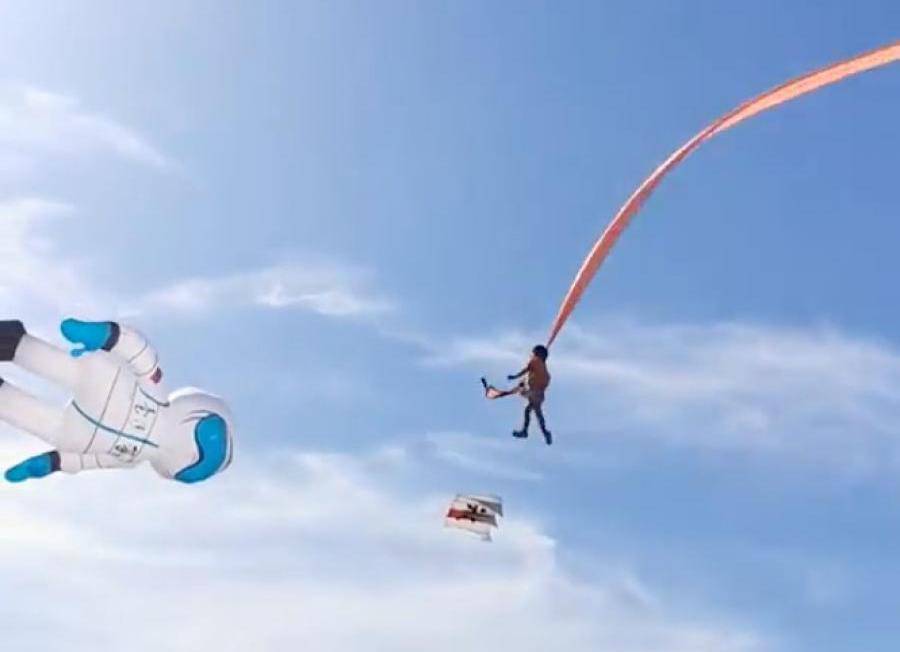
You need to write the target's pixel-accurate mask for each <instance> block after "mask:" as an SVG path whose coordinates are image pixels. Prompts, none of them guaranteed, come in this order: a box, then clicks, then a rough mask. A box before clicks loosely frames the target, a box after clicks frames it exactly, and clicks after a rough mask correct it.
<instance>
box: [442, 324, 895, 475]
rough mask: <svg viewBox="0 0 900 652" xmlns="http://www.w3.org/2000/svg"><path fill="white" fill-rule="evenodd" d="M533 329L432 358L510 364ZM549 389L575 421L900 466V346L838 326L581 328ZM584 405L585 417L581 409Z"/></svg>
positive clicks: (585, 426)
mask: <svg viewBox="0 0 900 652" xmlns="http://www.w3.org/2000/svg"><path fill="white" fill-rule="evenodd" d="M532 344H533V342H532V339H531V338H527V337H525V336H523V335H521V334H510V335H506V336H502V337H498V338H496V339H493V340H479V339H476V340H459V341H456V342H453V343H451V344H450V345H449V346H446V347H443V350H442V351H441V352H440V353H439V354H437V355H434V356H433V357H431V358H430V359H429V361H430V362H431V363H433V364H472V365H473V366H474V365H475V364H476V363H477V365H478V366H479V367H483V366H489V367H491V366H492V367H495V368H496V369H497V370H498V371H504V370H508V369H510V368H512V367H514V366H516V365H517V364H519V363H520V362H521V359H522V357H523V355H524V354H525V353H527V351H528V350H529V348H530V346H531V345H532ZM550 366H551V371H552V372H553V373H554V385H553V387H552V388H551V390H550V392H549V394H548V401H549V410H550V411H551V413H553V414H554V415H555V416H554V419H555V420H560V419H562V420H566V416H567V415H569V416H571V417H572V418H571V419H569V423H566V424H564V426H568V427H567V428H564V429H567V430H571V429H572V428H574V429H577V430H581V431H584V430H603V431H605V432H619V431H627V432H629V433H634V436H637V437H641V436H653V437H658V438H663V439H666V440H667V441H671V442H674V443H678V444H684V445H689V446H699V447H704V448H710V449H738V450H745V451H758V452H764V453H770V454H774V455H779V456H783V457H785V458H791V459H796V460H805V461H809V462H815V463H825V464H829V465H833V466H836V467H841V468H844V469H846V470H848V471H850V472H854V473H856V472H871V471H874V470H877V469H896V468H897V467H898V466H900V352H898V351H896V350H895V349H894V348H893V347H891V346H890V345H888V344H886V343H881V342H877V341H874V340H865V339H862V338H857V337H852V336H849V335H846V334H843V333H841V332H839V331H837V330H835V329H832V328H827V327H821V328H805V329H804V328H779V327H772V326H761V325H751V324H740V323H723V324H707V325H687V326H682V325H674V326H673V325H647V324H642V323H639V322H636V321H627V322H619V323H607V324H604V325H602V326H601V327H599V328H597V329H596V330H595V331H593V332H592V333H591V334H588V333H587V332H585V331H583V330H580V329H578V328H576V327H571V326H570V328H569V329H568V330H567V332H566V335H565V338H564V340H563V341H562V342H561V343H560V344H559V345H558V346H557V347H556V348H555V350H554V351H553V355H552V356H551V359H550ZM576 405H577V418H575V417H574V414H573V412H572V411H567V410H573V409H575V407H576Z"/></svg>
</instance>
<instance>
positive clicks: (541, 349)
mask: <svg viewBox="0 0 900 652" xmlns="http://www.w3.org/2000/svg"><path fill="white" fill-rule="evenodd" d="M531 352H532V353H534V354H535V355H536V356H537V357H539V358H540V359H541V360H546V359H547V356H548V355H550V351H548V350H547V347H546V346H544V345H543V344H538V345H537V346H536V347H534V348H533V349H531Z"/></svg>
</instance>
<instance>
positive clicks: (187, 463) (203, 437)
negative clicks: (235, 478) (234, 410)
mask: <svg viewBox="0 0 900 652" xmlns="http://www.w3.org/2000/svg"><path fill="white" fill-rule="evenodd" d="M166 413H167V414H166V420H167V422H168V423H167V424H166V425H167V428H166V430H167V431H168V432H167V434H166V437H167V439H169V440H170V446H171V447H172V449H173V451H175V455H173V456H172V459H169V460H160V461H161V462H162V463H163V466H165V467H166V469H165V470H166V471H167V475H169V476H170V477H172V478H174V479H175V480H178V481H179V482H186V483H193V482H200V481H202V480H206V479H207V478H211V477H212V476H214V475H215V474H216V473H219V472H221V471H224V470H225V469H226V468H228V465H229V464H231V451H232V434H233V432H234V426H233V419H232V416H231V412H230V411H229V409H228V406H227V405H225V402H224V401H223V400H222V399H221V398H219V397H218V396H214V395H212V394H209V393H207V392H204V391H203V390H200V389H196V388H194V387H185V388H183V389H179V390H177V391H175V392H173V393H172V394H171V396H170V397H169V406H168V409H167V410H166Z"/></svg>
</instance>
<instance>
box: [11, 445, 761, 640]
mask: <svg viewBox="0 0 900 652" xmlns="http://www.w3.org/2000/svg"><path fill="white" fill-rule="evenodd" d="M18 453H21V451H17V454H18ZM9 456H10V451H9V450H8V449H7V448H4V449H3V457H4V459H6V458H8V457H9ZM409 463H410V461H409V459H408V458H407V457H406V456H404V455H403V454H402V452H401V453H399V454H398V452H397V451H385V452H381V453H377V454H373V455H369V456H363V457H353V456H348V455H336V454H323V453H302V454H297V455H295V456H294V457H293V458H291V459H290V460H288V461H285V460H284V459H282V461H280V462H278V461H276V462H273V461H271V460H267V461H262V460H256V461H248V460H241V458H240V457H238V458H237V459H236V463H235V466H234V467H233V468H232V469H230V470H229V472H228V473H227V474H225V475H224V476H223V477H221V478H217V479H215V480H214V481H213V482H211V483H208V484H206V485H199V486H192V487H187V486H180V485H176V484H174V483H166V482H165V481H161V480H158V479H156V478H155V477H152V476H151V475H150V473H149V472H148V473H140V472H97V473H95V474H94V475H90V474H84V475H82V476H79V477H75V478H72V477H53V478H49V479H46V480H43V481H40V482H33V483H29V484H26V485H20V486H11V485H3V486H2V488H0V494H2V498H3V500H2V501H0V518H2V520H3V522H4V536H3V537H0V549H2V550H3V555H2V557H0V575H2V577H3V579H4V586H6V587H7V595H15V601H5V603H3V604H0V617H2V618H3V621H4V622H5V626H4V640H5V641H6V643H7V645H9V646H10V648H11V649H12V648H14V647H21V645H25V646H26V648H25V649H35V648H39V647H41V646H43V645H47V644H50V643H53V642H57V643H58V641H59V640H62V639H60V636H61V633H62V634H64V640H65V641H66V646H67V649H68V650H73V651H75V652H77V651H78V650H82V649H83V650H96V649H123V648H125V647H127V648H128V649H130V650H136V651H141V650H157V649H166V650H198V649H202V650H214V649H220V650H247V649H254V650H281V649H299V648H301V647H302V648H303V649H312V650H321V651H334V652H341V651H345V650H346V651H351V650H352V651H355V650H392V651H397V652H402V651H404V650H409V651H416V652H418V651H420V650H426V649H427V650H430V651H433V652H440V651H442V650H447V651H450V650H459V649H467V650H473V651H477V650H494V649H498V648H511V649H516V650H521V651H522V652H537V651H541V652H543V651H544V650H547V649H555V648H560V649H566V650H586V651H587V650H590V651H591V652H603V651H604V650H608V651H610V652H639V651H646V652H656V651H658V650H666V651H668V652H701V651H702V652H707V651H716V652H732V651H733V652H737V651H750V650H762V649H767V644H766V641H764V640H763V638H762V637H760V636H759V635H758V634H756V633H755V632H753V631H752V630H750V629H747V628H746V627H743V626H736V625H729V624H728V623H727V620H724V619H723V618H721V617H720V616H718V617H715V618H713V617H711V616H710V615H709V614H708V613H691V612H690V610H689V609H688V608H686V607H685V605H686V604H687V602H688V601H686V600H679V602H678V603H675V602H674V601H672V600H669V599H667V598H666V597H665V596H663V595H662V594H659V593H658V592H656V591H654V590H653V589H652V588H650V587H648V586H647V585H646V584H645V583H644V582H643V581H641V580H640V579H639V578H638V577H637V576H636V575H635V574H634V573H633V572H630V571H629V570H628V569H625V568H621V567H619V566H617V565H607V566H606V570H603V568H604V564H603V563H598V564H597V565H595V570H596V571H597V572H596V575H595V578H594V579H592V580H591V581H590V582H587V581H582V580H579V579H577V578H575V577H574V576H572V574H571V573H570V572H568V571H567V570H565V569H564V568H563V567H562V566H561V564H560V562H559V560H558V558H557V554H556V546H557V544H556V543H555V542H554V541H553V540H552V539H551V538H549V537H548V536H547V535H546V534H544V533H543V532H542V531H541V529H540V527H539V526H538V525H537V524H535V523H533V522H531V521H529V520H527V519H523V518H522V517H512V516H510V517H508V518H507V519H505V520H504V522H503V524H502V529H501V531H500V533H499V534H498V536H497V539H496V542H495V543H494V544H484V543H482V542H480V541H477V540H475V539H472V538H469V537H468V536H466V535H465V534H464V533H461V532H457V531H453V530H444V529H443V528H442V526H441V520H442V519H441V516H442V509H443V508H444V506H445V501H446V499H447V496H428V495H421V494H420V493H419V492H416V491H413V490H411V489H410V487H409V486H404V485H403V484H402V480H398V481H397V482H396V483H393V481H388V480H385V478H401V479H402V478H408V477H410V476H414V475H416V474H421V472H422V469H409V468H407V465H408V464H409ZM392 483H393V484H392ZM519 512H520V513H521V510H519ZM597 578H599V579H597ZM704 611H705V610H704ZM35 614H40V616H39V619H37V623H35V622H34V621H35V620H36V618H35ZM36 624H40V625H41V627H35V625H36Z"/></svg>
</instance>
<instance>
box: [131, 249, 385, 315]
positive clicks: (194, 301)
mask: <svg viewBox="0 0 900 652" xmlns="http://www.w3.org/2000/svg"><path fill="white" fill-rule="evenodd" d="M246 306H256V307H260V308H266V309H271V310H288V309H295V310H305V311H308V312H313V313H317V314H320V315H324V316H327V317H360V316H367V315H375V314H379V313H384V312H388V311H390V310H391V309H392V307H393V304H392V303H391V301H389V300H388V299H386V298H384V297H382V296H380V295H379V294H378V293H377V292H376V291H375V290H373V289H372V288H371V280H370V275H369V274H368V273H367V272H366V271H364V270H361V269H359V268H355V267H352V266H348V265H341V264H337V263H327V264H323V263H299V262H290V263H285V264H281V265H275V266H271V267H265V268H262V269H257V270H250V271H243V272H239V273H236V274H232V275H226V276H220V277H207V278H193V279H187V280H184V281H180V282H178V283H175V284H173V285H171V286H169V287H165V288H162V289H159V290H155V291H153V292H150V293H149V294H148V295H147V296H145V297H144V298H143V299H142V300H141V301H140V302H139V304H138V306H136V307H135V311H136V312H141V311H154V310H160V309H162V310H167V311H172V310H175V311H179V312H182V313H188V314H190V313H193V314H204V313H207V312H210V311H212V310H221V309H226V308H230V309H233V308H240V307H246Z"/></svg>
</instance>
